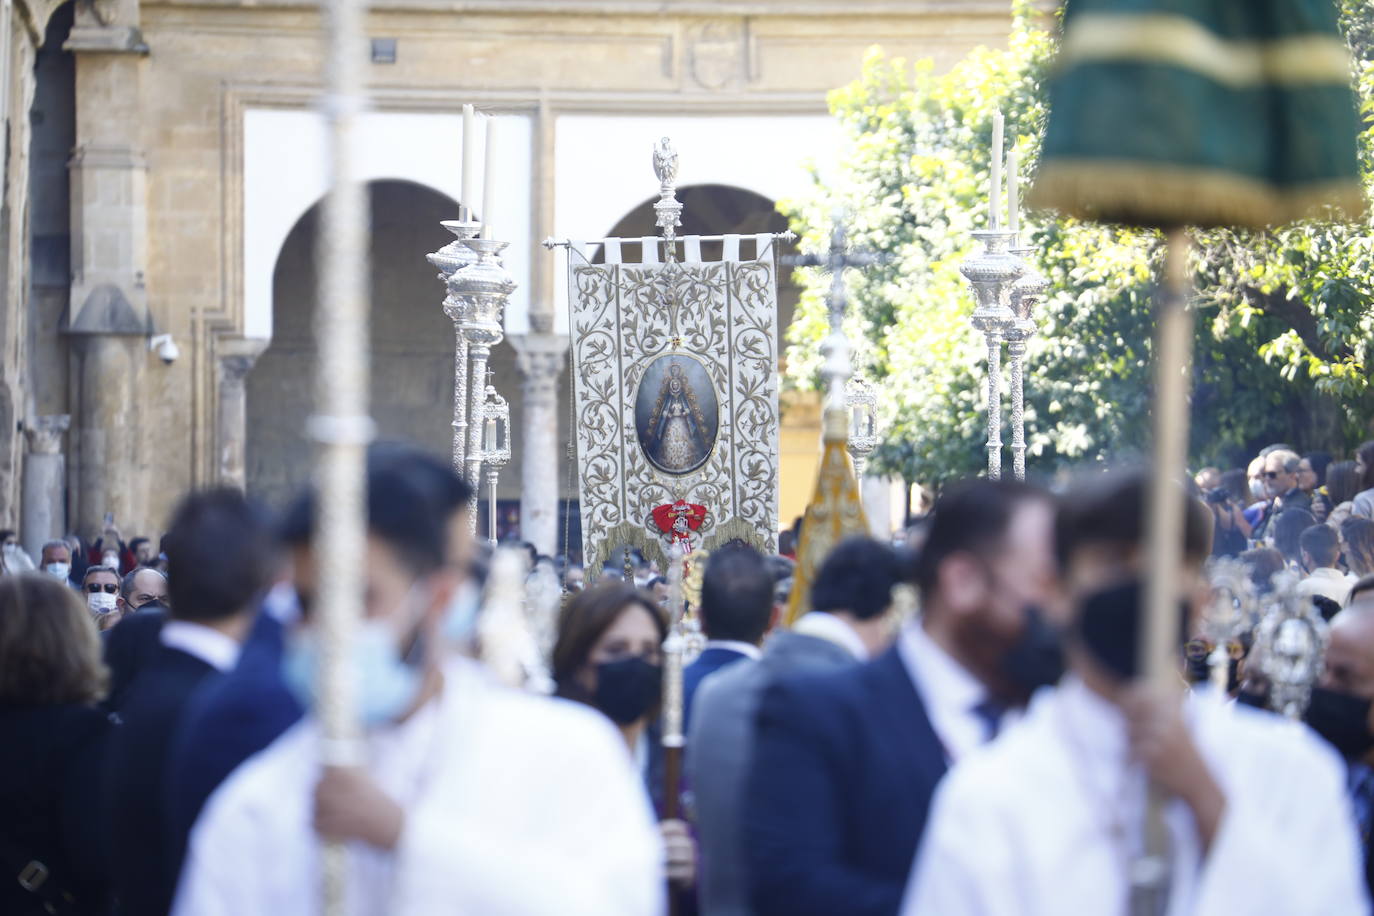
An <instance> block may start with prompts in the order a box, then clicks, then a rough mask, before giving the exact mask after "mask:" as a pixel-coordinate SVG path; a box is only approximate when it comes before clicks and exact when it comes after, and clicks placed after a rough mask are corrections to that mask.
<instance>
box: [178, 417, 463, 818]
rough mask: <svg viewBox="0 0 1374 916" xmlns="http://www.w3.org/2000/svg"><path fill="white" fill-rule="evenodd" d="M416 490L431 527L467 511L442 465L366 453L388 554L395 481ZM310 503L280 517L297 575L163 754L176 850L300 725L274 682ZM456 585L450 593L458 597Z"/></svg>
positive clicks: (398, 529)
mask: <svg viewBox="0 0 1374 916" xmlns="http://www.w3.org/2000/svg"><path fill="white" fill-rule="evenodd" d="M396 473H400V474H402V475H403V476H404V478H405V481H406V482H407V483H409V484H411V485H413V486H415V487H417V488H422V489H423V490H424V491H425V493H426V499H427V501H428V504H429V506H430V507H431V508H432V510H433V512H434V514H435V517H436V518H443V517H446V518H450V519H451V520H454V521H455V523H456V521H457V520H460V513H461V512H462V510H463V509H464V507H465V506H466V505H467V493H468V491H467V488H466V485H461V486H460V485H459V484H461V481H456V480H455V478H454V476H453V474H452V472H451V471H450V470H449V469H448V466H447V465H446V464H445V463H443V462H440V461H438V460H437V459H435V458H433V457H432V456H430V455H427V454H425V453H424V452H421V451H419V450H418V449H411V448H406V447H402V446H397V445H392V444H380V445H376V446H373V447H372V449H370V450H369V453H368V474H369V488H368V493H369V507H368V515H369V521H368V525H369V530H370V533H371V534H372V536H373V537H376V538H379V539H380V540H382V541H384V542H386V543H388V544H391V545H393V546H394V547H395V549H396V550H398V551H401V552H405V551H407V550H408V549H409V544H410V537H411V531H410V530H409V529H408V528H406V527H405V524H404V522H405V520H404V519H403V518H398V517H396V516H394V515H393V514H388V513H387V512H386V511H385V502H386V500H387V499H388V498H389V497H388V494H389V493H390V492H391V488H392V486H393V484H394V481H395V479H396ZM314 517H315V498H314V493H313V492H312V491H311V490H309V489H307V490H306V491H304V492H302V493H301V494H300V495H299V496H298V497H297V498H296V500H295V502H294V503H293V504H292V506H291V508H290V509H289V510H288V512H287V513H286V518H285V520H284V521H283V523H282V530H281V537H282V543H283V545H284V546H285V547H286V549H287V551H288V552H289V553H290V555H291V557H292V559H293V564H292V565H294V566H295V567H296V568H297V571H298V575H297V581H296V582H295V584H294V586H293V584H291V583H288V582H280V583H278V584H277V585H276V586H275V587H274V588H273V589H272V590H271V591H270V592H268V593H267V596H266V597H265V598H264V599H263V602H262V606H261V608H260V609H259V611H258V615H257V619H256V620H255V622H254V624H253V629H252V632H251V633H249V636H248V640H247V642H246V643H245V644H244V647H243V652H242V654H241V655H240V657H239V663H238V665H236V666H235V668H234V670H233V671H229V672H226V673H224V674H221V675H219V676H216V677H212V678H210V679H208V680H206V682H205V683H204V684H202V685H201V686H200V687H199V688H198V689H197V690H196V693H195V695H194V696H193V697H191V700H190V702H189V703H188V704H187V710H186V714H185V716H184V717H183V719H182V723H181V729H180V732H179V734H178V736H177V740H176V745H175V748H174V750H173V761H174V764H173V766H172V767H171V777H170V780H171V781H170V785H169V787H168V788H169V792H168V797H169V799H170V802H169V803H170V805H171V808H172V823H173V824H174V825H175V829H176V831H177V833H178V835H179V836H180V837H181V838H182V840H183V842H184V840H185V838H186V837H187V836H189V835H190V831H191V827H192V825H193V824H194V823H195V820H196V817H197V816H198V815H199V814H200V809H201V807H202V806H203V805H204V804H205V800H206V799H207V798H209V797H210V794H211V793H212V792H214V790H215V789H216V788H217V787H218V786H219V785H220V783H222V782H224V780H225V779H226V778H227V777H228V776H229V774H230V773H232V772H233V771H234V769H235V768H236V767H238V766H239V764H241V763H243V762H244V761H245V760H247V759H248V758H249V757H251V756H252V755H254V754H256V753H258V752H259V751H261V750H262V749H263V748H265V747H267V746H268V745H269V744H271V743H272V742H273V741H275V740H276V739H277V737H278V736H280V735H281V734H282V732H284V731H286V730H287V729H288V728H290V727H291V726H292V725H294V724H295V723H296V721H297V720H298V719H300V717H301V713H302V712H303V708H302V706H301V703H300V702H299V701H298V700H297V699H296V696H295V695H294V694H293V693H292V692H291V690H290V689H288V687H287V685H286V682H285V680H283V678H282V672H281V666H282V655H283V652H284V651H285V631H286V629H288V628H289V627H291V626H292V625H293V624H295V623H296V621H297V620H298V619H299V617H300V603H299V601H298V599H297V589H300V590H302V591H304V592H306V593H308V592H309V591H310V590H311V589H312V587H313V583H312V582H308V581H303V580H302V579H301V576H300V575H299V573H301V572H304V573H306V574H308V572H309V571H310V570H312V569H313V568H314V562H313V555H312V548H311V541H312V538H313V535H314ZM468 540H469V539H466V538H464V539H461V540H459V539H456V538H455V539H453V540H452V541H451V543H450V547H451V549H452V550H453V551H455V553H453V554H452V555H451V556H450V557H449V560H450V562H452V563H454V564H455V565H460V564H462V563H463V561H464V559H465V557H464V554H463V553H462V551H464V550H465V549H466V544H467V542H468ZM468 585H469V583H468V582H467V581H465V582H464V583H463V584H462V585H461V586H459V588H460V589H462V590H466V589H467V588H468Z"/></svg>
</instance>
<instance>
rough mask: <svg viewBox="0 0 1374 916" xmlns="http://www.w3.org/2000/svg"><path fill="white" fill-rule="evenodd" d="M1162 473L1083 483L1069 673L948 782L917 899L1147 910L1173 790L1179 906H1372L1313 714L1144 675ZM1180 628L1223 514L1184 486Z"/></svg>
mask: <svg viewBox="0 0 1374 916" xmlns="http://www.w3.org/2000/svg"><path fill="white" fill-rule="evenodd" d="M1148 489H1149V488H1148V486H1147V478H1146V477H1145V475H1143V474H1139V473H1134V474H1121V475H1107V476H1105V477H1100V478H1098V479H1096V480H1093V481H1091V482H1089V483H1087V484H1085V485H1083V486H1081V487H1079V488H1077V489H1075V490H1074V491H1073V492H1071V493H1070V494H1068V495H1067V496H1066V498H1065V499H1064V500H1063V502H1062V503H1061V506H1060V513H1059V518H1058V522H1057V524H1056V536H1055V541H1056V551H1057V553H1058V555H1059V560H1060V564H1061V569H1062V573H1063V580H1064V586H1065V595H1066V598H1067V601H1068V604H1069V607H1070V619H1071V623H1070V628H1069V634H1070V635H1069V637H1068V639H1067V643H1066V651H1067V658H1068V661H1069V672H1070V673H1069V675H1068V676H1067V677H1066V678H1065V679H1064V681H1063V683H1062V684H1061V685H1060V686H1059V687H1058V688H1056V689H1055V690H1050V691H1044V692H1042V693H1041V694H1039V695H1037V697H1036V699H1035V701H1034V702H1033V703H1032V704H1031V707H1030V709H1029V710H1028V712H1027V714H1026V717H1025V719H1024V720H1023V721H1022V722H1021V723H1020V724H1019V726H1018V727H1017V728H1016V729H1014V730H1012V731H1010V732H1009V733H1008V734H1007V735H1006V736H1005V738H1004V739H1003V740H1000V741H998V742H996V743H994V744H993V745H992V746H990V747H989V748H987V749H986V750H985V751H984V752H982V753H980V754H977V755H971V756H969V757H968V758H966V759H965V760H964V761H963V762H961V763H960V765H959V766H958V767H956V768H955V770H954V772H953V773H951V774H950V776H949V778H948V779H946V780H945V782H944V783H943V784H942V785H941V786H940V788H939V790H938V791H937V792H936V796H935V801H934V804H933V808H932V813H931V823H930V830H929V834H928V836H927V837H926V841H925V843H924V844H923V846H922V849H921V852H920V855H919V856H918V858H917V860H916V863H915V866H914V869H913V877H912V882H911V885H910V887H909V888H908V891H907V898H906V900H905V903H904V905H903V910H902V911H903V913H905V914H911V916H914V914H935V913H938V914H940V916H964V914H985V913H1018V914H1024V916H1039V914H1044V916H1049V914H1061V913H1117V912H1126V911H1127V902H1128V899H1129V897H1130V887H1131V873H1132V869H1133V866H1134V865H1135V864H1136V863H1137V862H1138V861H1139V859H1140V856H1141V853H1142V851H1143V843H1144V839H1143V838H1144V831H1145V815H1146V804H1147V802H1146V799H1147V796H1148V794H1149V788H1150V787H1151V786H1153V788H1154V789H1155V790H1156V791H1157V792H1158V793H1160V794H1161V795H1162V796H1163V797H1164V798H1165V799H1166V801H1165V805H1164V808H1163V818H1164V824H1165V827H1166V829H1167V832H1168V849H1169V851H1170V859H1169V871H1168V900H1167V913H1168V914H1171V916H1185V914H1204V913H1228V914H1255V916H1260V914H1277V913H1282V914H1284V916H1304V914H1310V916H1343V914H1350V916H1354V914H1357V913H1358V914H1366V913H1368V912H1369V901H1368V899H1367V898H1366V895H1365V890H1364V886H1363V882H1362V881H1361V879H1360V873H1359V857H1358V845H1357V840H1356V836H1355V831H1354V828H1353V824H1352V822H1351V818H1350V810H1349V805H1348V804H1347V802H1346V800H1345V798H1344V781H1343V778H1342V777H1343V774H1342V772H1341V769H1340V767H1339V763H1338V761H1337V760H1336V759H1335V756H1334V755H1333V754H1331V753H1330V751H1329V750H1328V749H1327V748H1325V747H1323V746H1322V745H1321V742H1319V741H1318V740H1317V739H1316V736H1315V735H1312V734H1311V733H1310V732H1309V731H1307V730H1306V729H1301V728H1295V727H1293V726H1292V725H1291V724H1290V723H1288V722H1286V721H1284V720H1282V719H1280V718H1278V717H1276V716H1271V715H1266V714H1264V713H1261V712H1257V711H1255V710H1252V709H1249V708H1247V707H1243V706H1238V705H1235V704H1227V703H1224V702H1221V701H1220V700H1219V698H1217V697H1214V696H1210V695H1197V696H1191V697H1188V698H1186V699H1180V698H1179V697H1178V696H1177V695H1175V694H1173V693H1172V692H1170V693H1157V692H1155V691H1154V690H1152V689H1151V688H1150V687H1149V686H1148V685H1145V684H1143V683H1141V682H1139V681H1137V680H1136V674H1137V664H1138V662H1137V658H1138V652H1137V647H1138V645H1139V639H1138V629H1139V622H1140V612H1141V607H1142V604H1143V597H1142V592H1143V587H1142V584H1141V578H1140V577H1141V575H1142V573H1143V570H1144V564H1145V556H1144V543H1145V538H1144V528H1145V521H1144V520H1145V505H1146V495H1147V492H1148ZM1175 498H1177V499H1179V500H1186V505H1185V506H1184V507H1182V508H1183V515H1184V517H1185V519H1186V537H1185V550H1184V569H1183V575H1182V578H1181V581H1180V582H1179V583H1178V592H1177V593H1178V596H1179V611H1178V623H1179V637H1178V638H1179V645H1180V647H1181V646H1182V641H1183V638H1184V635H1185V634H1186V631H1187V625H1188V623H1189V619H1188V618H1189V617H1190V615H1191V614H1193V613H1195V612H1196V610H1197V608H1199V607H1200V606H1201V605H1202V603H1203V602H1204V601H1205V600H1206V596H1207V589H1206V586H1205V582H1204V580H1203V578H1202V564H1203V562H1204V560H1205V559H1206V557H1207V555H1208V553H1209V551H1210V546H1211V545H1210V543H1209V535H1210V530H1211V529H1210V519H1209V518H1208V517H1207V516H1208V513H1207V510H1206V509H1205V508H1204V507H1203V506H1202V504H1201V503H1199V502H1196V501H1194V500H1191V499H1187V497H1185V496H1184V494H1183V492H1182V490H1181V489H1180V490H1178V491H1177V493H1176V497H1175Z"/></svg>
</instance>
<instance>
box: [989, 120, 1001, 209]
mask: <svg viewBox="0 0 1374 916" xmlns="http://www.w3.org/2000/svg"><path fill="white" fill-rule="evenodd" d="M991 172H992V175H991V180H990V181H989V182H988V183H989V184H991V185H992V187H991V188H990V189H989V190H988V202H989V203H990V204H991V207H992V225H991V228H993V229H1000V228H1002V112H1000V111H996V112H993V115H992V168H991Z"/></svg>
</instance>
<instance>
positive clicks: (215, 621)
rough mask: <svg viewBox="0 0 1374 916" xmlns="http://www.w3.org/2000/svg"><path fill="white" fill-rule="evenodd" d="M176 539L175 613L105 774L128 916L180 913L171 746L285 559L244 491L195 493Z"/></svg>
mask: <svg viewBox="0 0 1374 916" xmlns="http://www.w3.org/2000/svg"><path fill="white" fill-rule="evenodd" d="M168 543H169V549H168V552H167V556H168V563H169V568H168V573H169V575H168V580H169V581H168V586H169V594H170V599H171V606H172V610H171V611H170V612H169V614H168V617H167V620H166V622H165V623H164V624H163V625H162V628H161V631H160V633H159V634H158V639H159V642H160V645H159V646H158V648H157V652H156V654H155V655H154V656H153V657H152V658H151V660H150V661H149V662H148V663H147V664H146V665H144V666H142V669H141V670H140V671H138V672H137V674H136V675H135V677H134V679H133V682H132V683H131V684H130V686H129V688H128V691H127V694H126V697H125V699H124V701H123V702H122V704H121V708H120V710H119V713H120V717H121V718H122V719H123V720H124V727H123V728H122V729H119V730H118V731H116V732H115V734H114V735H113V737H112V738H111V741H110V752H109V759H108V760H107V762H106V764H105V768H104V769H105V775H106V781H105V791H104V793H103V794H104V808H105V811H106V812H107V813H108V816H107V818H106V819H105V823H106V825H107V848H108V850H109V852H110V857H111V866H112V867H111V869H110V873H111V875H112V876H113V878H114V882H115V893H116V896H117V897H118V899H119V901H120V913H121V914H123V916H166V913H167V911H168V910H169V909H170V908H171V902H172V894H173V892H174V890H175V887H176V877H177V871H178V869H179V867H180V860H181V854H182V850H181V848H180V847H179V846H178V845H176V844H174V843H173V842H171V841H170V836H171V833H170V831H169V829H168V821H167V817H166V806H165V803H164V793H165V786H166V781H167V767H168V761H169V756H170V745H171V742H172V739H173V736H174V735H175V733H176V731H177V728H178V726H179V723H180V718H181V714H182V711H183V709H184V707H185V704H186V702H187V700H188V699H189V697H190V696H191V694H192V693H193V692H194V690H195V689H196V686H197V685H198V684H199V683H200V682H201V681H203V680H204V679H205V678H206V677H208V676H210V675H211V674H213V673H214V672H216V671H228V670H230V669H232V668H233V667H234V664H235V662H236V661H237V658H238V654H239V646H240V643H241V642H242V641H243V639H244V638H245V636H246V635H247V633H248V628H249V626H251V624H252V614H253V611H254V609H255V608H256V606H257V604H256V602H257V596H258V595H260V594H261V593H262V590H263V588H264V587H265V586H266V584H267V582H268V580H269V577H270V575H271V573H272V570H273V566H274V564H275V562H276V556H275V544H274V539H273V537H272V528H271V525H270V524H269V523H268V521H267V518H266V515H265V513H264V512H263V511H262V510H260V509H259V508H258V507H257V506H255V505H253V504H252V503H250V502H248V501H247V500H246V499H245V498H244V496H243V494H242V493H240V492H239V491H237V490H231V489H221V490H210V491H206V492H202V493H196V494H193V495H191V496H189V497H187V498H186V499H185V500H184V501H183V502H182V504H181V505H180V507H178V509H177V511H176V513H175V515H174V516H173V518H172V524H171V526H170V531H169V534H168ZM130 622H132V621H130ZM121 626H124V624H121ZM116 629H118V628H116Z"/></svg>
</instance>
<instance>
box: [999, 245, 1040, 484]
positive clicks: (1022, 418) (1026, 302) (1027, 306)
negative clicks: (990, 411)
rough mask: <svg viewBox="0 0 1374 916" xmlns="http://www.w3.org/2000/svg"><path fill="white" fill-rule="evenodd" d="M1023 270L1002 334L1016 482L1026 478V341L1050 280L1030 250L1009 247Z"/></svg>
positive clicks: (1014, 288) (1031, 249)
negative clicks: (1008, 379)
mask: <svg viewBox="0 0 1374 916" xmlns="http://www.w3.org/2000/svg"><path fill="white" fill-rule="evenodd" d="M1011 251H1012V254H1014V255H1016V256H1017V257H1019V258H1020V259H1021V262H1022V264H1023V265H1024V266H1025V271H1024V272H1023V273H1022V274H1021V277H1020V279H1018V280H1017V281H1016V282H1015V283H1014V284H1013V286H1012V290H1011V311H1012V314H1013V315H1014V316H1015V320H1014V321H1012V323H1011V324H1010V325H1009V326H1008V327H1007V328H1006V330H1004V331H1003V332H1002V337H1003V338H1004V339H1005V340H1006V342H1007V359H1008V361H1009V362H1010V363H1011V467H1012V475H1013V476H1014V477H1015V478H1016V479H1017V480H1025V479H1026V411H1025V404H1026V401H1025V381H1024V378H1025V376H1024V368H1025V359H1026V342H1027V341H1028V340H1030V338H1031V337H1032V336H1033V335H1034V334H1035V331H1036V325H1035V320H1034V316H1035V307H1036V305H1038V304H1039V303H1040V302H1041V301H1042V300H1043V299H1044V297H1045V291H1046V290H1048V289H1049V287H1050V281H1049V280H1048V279H1046V278H1045V275H1044V274H1042V273H1040V271H1038V270H1036V269H1035V265H1034V264H1032V263H1031V260H1030V256H1031V255H1032V254H1033V253H1034V252H1035V249H1033V248H1013V249H1012V250H1011Z"/></svg>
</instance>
